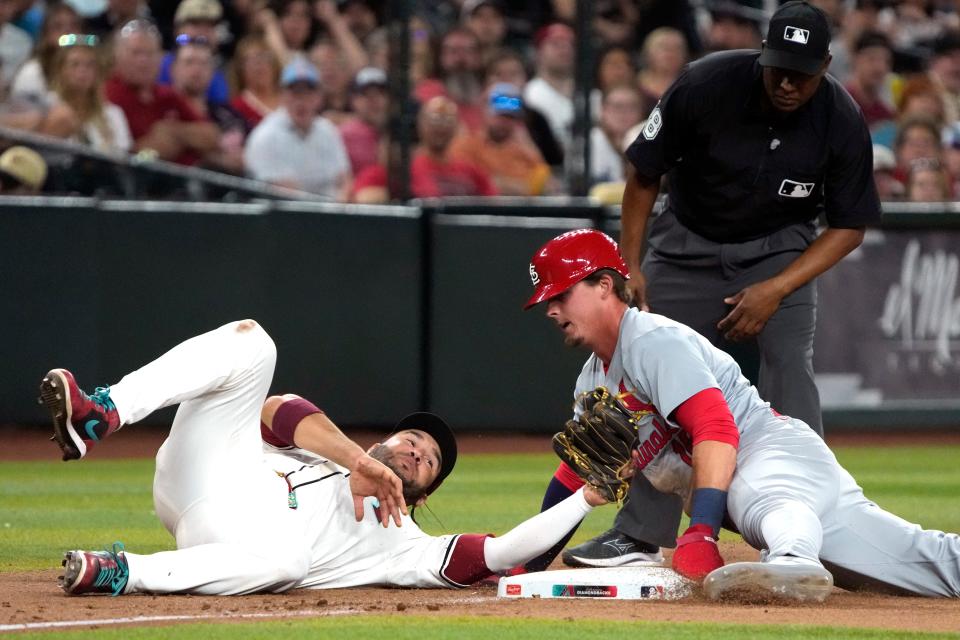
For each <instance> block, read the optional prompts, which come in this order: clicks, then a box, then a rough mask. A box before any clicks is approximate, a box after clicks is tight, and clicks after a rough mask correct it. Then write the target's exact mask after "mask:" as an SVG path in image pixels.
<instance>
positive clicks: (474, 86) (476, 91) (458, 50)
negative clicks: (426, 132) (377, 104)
mask: <svg viewBox="0 0 960 640" xmlns="http://www.w3.org/2000/svg"><path fill="white" fill-rule="evenodd" d="M438 62H439V65H438V66H439V68H440V73H439V76H438V77H437V78H427V79H425V80H422V81H420V83H419V84H418V85H417V87H416V89H415V90H414V96H415V97H416V98H417V101H418V102H420V104H426V103H427V102H428V101H429V100H430V99H431V98H435V97H436V96H446V97H447V98H449V99H451V100H453V101H454V102H455V103H456V105H457V110H458V112H459V116H460V122H461V123H462V124H463V125H464V126H465V127H466V128H467V129H469V130H470V131H479V130H480V129H482V128H483V59H482V57H481V52H480V41H479V40H477V36H475V35H474V34H473V32H472V31H468V30H467V29H463V28H456V29H452V30H450V31H448V32H447V33H446V34H444V36H443V40H441V42H440V56H439V60H438Z"/></svg>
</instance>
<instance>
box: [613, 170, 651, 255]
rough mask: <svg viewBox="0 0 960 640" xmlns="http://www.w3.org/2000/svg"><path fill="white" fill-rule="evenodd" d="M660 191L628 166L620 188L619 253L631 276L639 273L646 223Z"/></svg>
mask: <svg viewBox="0 0 960 640" xmlns="http://www.w3.org/2000/svg"><path fill="white" fill-rule="evenodd" d="M659 192H660V183H659V181H657V180H655V181H648V180H646V179H645V178H641V177H639V176H638V175H637V172H636V170H635V169H634V168H633V166H632V165H628V166H627V183H626V186H625V187H624V189H623V205H622V206H621V214H620V223H621V229H620V254H621V255H622V256H623V259H624V261H625V262H626V263H627V267H628V268H629V269H630V273H632V274H637V273H640V259H641V257H642V254H643V251H642V250H643V241H644V238H645V236H646V232H647V220H649V219H650V214H651V212H652V211H653V205H654V204H655V203H656V202H657V194H658V193H659Z"/></svg>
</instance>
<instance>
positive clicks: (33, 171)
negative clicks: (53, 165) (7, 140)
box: [0, 146, 47, 190]
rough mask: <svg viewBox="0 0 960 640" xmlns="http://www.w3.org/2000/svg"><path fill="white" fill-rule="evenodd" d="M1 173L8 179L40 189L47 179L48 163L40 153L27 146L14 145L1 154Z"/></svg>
mask: <svg viewBox="0 0 960 640" xmlns="http://www.w3.org/2000/svg"><path fill="white" fill-rule="evenodd" d="M0 174H2V175H3V178H4V182H6V179H12V180H13V181H15V182H17V183H19V184H22V185H24V186H26V187H29V188H30V189H34V190H39V189H40V188H41V187H43V183H44V182H46V181H47V163H46V161H45V160H44V159H43V156H41V155H40V154H39V153H37V152H36V151H34V150H33V149H28V148H27V147H21V146H13V147H10V148H9V149H7V150H6V151H4V152H3V153H2V154H0Z"/></svg>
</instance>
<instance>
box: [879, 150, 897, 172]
mask: <svg viewBox="0 0 960 640" xmlns="http://www.w3.org/2000/svg"><path fill="white" fill-rule="evenodd" d="M896 166H897V158H896V156H894V155H893V151H891V150H890V147H888V146H886V145H882V144H875V145H873V170H874V171H893V170H894V169H895V168H896Z"/></svg>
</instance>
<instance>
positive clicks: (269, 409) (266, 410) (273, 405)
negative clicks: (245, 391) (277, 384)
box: [260, 393, 300, 431]
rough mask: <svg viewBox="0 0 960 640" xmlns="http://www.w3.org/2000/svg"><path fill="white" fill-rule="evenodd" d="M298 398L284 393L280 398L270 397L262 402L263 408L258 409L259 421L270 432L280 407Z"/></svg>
mask: <svg viewBox="0 0 960 640" xmlns="http://www.w3.org/2000/svg"><path fill="white" fill-rule="evenodd" d="M299 397H300V396H298V395H296V394H293V393H285V394H283V395H282V396H270V397H269V398H267V399H266V400H265V401H264V403H263V408H262V409H260V421H261V422H262V423H263V424H265V425H267V427H268V428H269V429H270V430H271V431H272V430H273V418H274V416H276V415H277V410H278V409H279V408H280V405H282V404H283V403H284V402H286V401H288V400H296V399H298V398H299Z"/></svg>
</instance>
